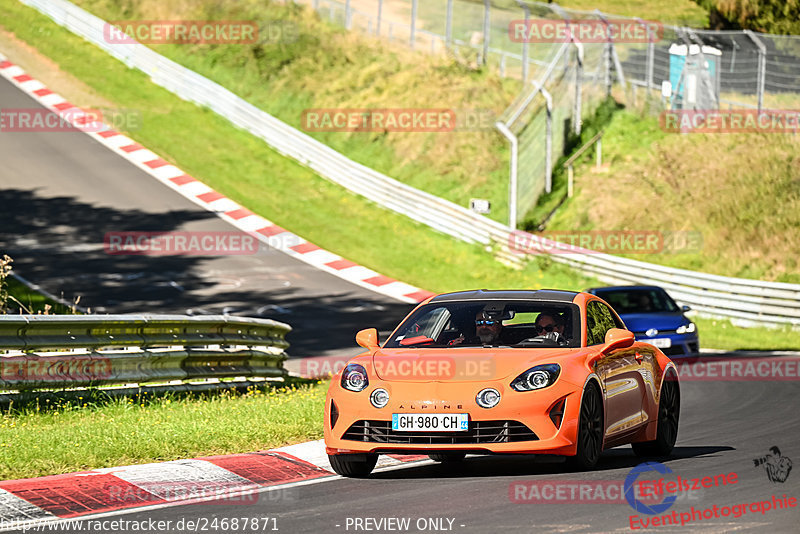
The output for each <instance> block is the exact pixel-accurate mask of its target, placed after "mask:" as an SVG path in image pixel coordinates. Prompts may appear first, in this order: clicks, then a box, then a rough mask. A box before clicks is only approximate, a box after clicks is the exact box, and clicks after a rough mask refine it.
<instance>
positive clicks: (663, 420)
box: [631, 373, 681, 457]
mask: <svg viewBox="0 0 800 534" xmlns="http://www.w3.org/2000/svg"><path fill="white" fill-rule="evenodd" d="M680 412H681V395H680V389H679V388H678V380H677V378H676V377H675V375H673V374H672V373H670V375H669V376H667V377H666V378H665V379H664V383H663V384H662V386H661V398H660V399H659V403H658V429H657V430H656V439H654V440H653V441H643V442H639V443H631V447H633V452H634V454H636V456H656V457H664V456H669V454H670V453H671V452H672V448H673V447H674V446H675V441H676V440H677V438H678V420H679V418H680Z"/></svg>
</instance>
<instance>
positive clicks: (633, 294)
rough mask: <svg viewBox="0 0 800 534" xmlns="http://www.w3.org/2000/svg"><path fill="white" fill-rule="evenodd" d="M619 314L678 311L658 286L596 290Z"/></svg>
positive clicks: (673, 302) (675, 305)
mask: <svg viewBox="0 0 800 534" xmlns="http://www.w3.org/2000/svg"><path fill="white" fill-rule="evenodd" d="M597 296H598V297H600V298H601V299H603V300H605V301H606V302H608V303H609V304H611V307H612V308H614V310H616V312H617V313H619V314H620V315H622V314H627V313H674V312H677V311H678V306H677V304H675V301H673V300H672V299H671V298H670V296H669V295H667V292H666V291H664V290H663V289H659V288H638V289H610V290H603V291H597Z"/></svg>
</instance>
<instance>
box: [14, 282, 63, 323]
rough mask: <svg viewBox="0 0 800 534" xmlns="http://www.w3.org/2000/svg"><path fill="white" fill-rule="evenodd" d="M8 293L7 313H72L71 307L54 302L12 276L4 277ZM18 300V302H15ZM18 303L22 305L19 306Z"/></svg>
mask: <svg viewBox="0 0 800 534" xmlns="http://www.w3.org/2000/svg"><path fill="white" fill-rule="evenodd" d="M6 282H7V284H8V286H7V288H8V294H9V295H10V296H11V297H12V298H10V299H9V300H8V302H7V303H6V307H7V308H8V310H9V313H20V311H21V312H22V313H34V314H35V313H51V314H66V313H73V311H72V309H71V308H68V307H67V306H64V305H63V304H60V303H58V302H55V301H53V300H51V299H49V298H47V297H45V296H44V295H42V294H41V293H38V292H36V291H34V290H32V289H31V288H29V287H28V286H26V285H25V284H23V283H22V282H20V281H18V280H17V279H15V278H13V277H9V278H7V279H6ZM15 300H16V301H18V302H15ZM20 304H21V305H22V306H20Z"/></svg>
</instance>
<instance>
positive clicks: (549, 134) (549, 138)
mask: <svg viewBox="0 0 800 534" xmlns="http://www.w3.org/2000/svg"><path fill="white" fill-rule="evenodd" d="M534 84H535V85H536V86H537V87H538V89H539V92H540V93H542V96H543V97H544V101H545V105H546V107H547V114H546V115H545V134H544V151H545V154H544V191H545V193H551V192H552V191H553V96H552V95H551V94H550V93H549V92H548V91H547V89H545V88H544V86H542V85H539V83H538V82H534Z"/></svg>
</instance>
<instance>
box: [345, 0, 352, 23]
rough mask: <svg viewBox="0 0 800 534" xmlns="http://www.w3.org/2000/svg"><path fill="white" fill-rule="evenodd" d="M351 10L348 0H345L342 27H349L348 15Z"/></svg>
mask: <svg viewBox="0 0 800 534" xmlns="http://www.w3.org/2000/svg"><path fill="white" fill-rule="evenodd" d="M351 13H352V11H351V9H350V0H345V2H344V29H345V30H349V29H350V15H351Z"/></svg>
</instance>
